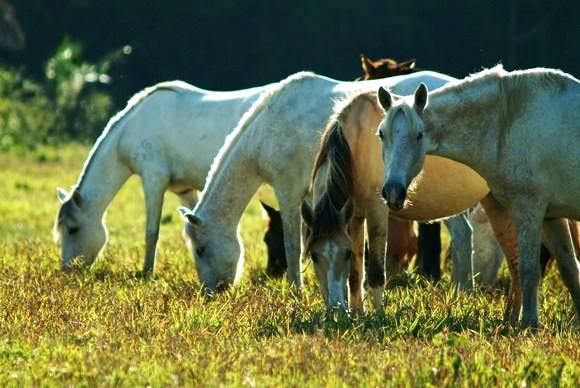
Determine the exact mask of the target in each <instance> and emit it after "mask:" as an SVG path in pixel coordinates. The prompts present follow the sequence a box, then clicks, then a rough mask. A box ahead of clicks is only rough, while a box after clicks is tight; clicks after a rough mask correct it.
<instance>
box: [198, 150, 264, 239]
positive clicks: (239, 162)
mask: <svg viewBox="0 0 580 388" xmlns="http://www.w3.org/2000/svg"><path fill="white" fill-rule="evenodd" d="M238 140H240V139H238ZM243 143H244V140H243V139H241V141H238V142H236V144H234V145H233V146H228V145H225V146H224V147H225V148H224V149H222V151H220V155H218V156H217V157H216V158H215V160H214V163H218V164H217V168H216V166H212V171H210V173H209V175H208V178H207V181H206V184H205V187H204V189H203V191H202V193H201V196H200V200H199V202H198V203H197V206H196V207H195V209H194V212H195V213H197V214H200V215H202V217H204V218H206V220H208V221H210V222H211V223H213V224H219V225H221V226H223V227H225V228H227V227H232V228H235V227H237V224H238V223H239V220H240V218H241V216H242V214H243V212H244V210H245V209H246V206H247V205H248V203H249V202H250V200H251V199H252V196H253V195H254V194H255V193H256V191H257V190H258V188H259V187H260V185H261V184H262V183H263V182H264V180H263V179H262V178H261V177H260V175H259V174H258V171H257V168H256V162H255V161H254V160H253V159H252V158H251V157H250V156H249V153H248V152H247V151H248V150H247V149H246V146H245V144H243ZM226 150H227V152H225V153H223V155H221V153H222V152H224V151H226ZM214 168H215V171H213V170H214Z"/></svg>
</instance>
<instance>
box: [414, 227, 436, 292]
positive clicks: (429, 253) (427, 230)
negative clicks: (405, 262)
mask: <svg viewBox="0 0 580 388" xmlns="http://www.w3.org/2000/svg"><path fill="white" fill-rule="evenodd" d="M417 262H418V263H419V272H420V273H421V274H422V275H423V276H425V277H427V278H428V279H430V280H434V281H436V282H437V281H439V279H441V224H440V223H439V222H434V223H432V224H428V223H425V222H420V223H419V236H418V239H417Z"/></svg>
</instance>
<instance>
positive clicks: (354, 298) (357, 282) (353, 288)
mask: <svg viewBox="0 0 580 388" xmlns="http://www.w3.org/2000/svg"><path fill="white" fill-rule="evenodd" d="M349 234H350V236H351V238H352V246H353V249H352V257H351V259H350V274H349V277H348V284H349V290H350V308H351V310H353V311H354V312H357V313H361V314H362V313H363V312H364V306H363V279H364V257H363V251H364V240H365V233H364V218H363V217H355V218H354V219H353V220H352V222H351V223H350V231H349Z"/></svg>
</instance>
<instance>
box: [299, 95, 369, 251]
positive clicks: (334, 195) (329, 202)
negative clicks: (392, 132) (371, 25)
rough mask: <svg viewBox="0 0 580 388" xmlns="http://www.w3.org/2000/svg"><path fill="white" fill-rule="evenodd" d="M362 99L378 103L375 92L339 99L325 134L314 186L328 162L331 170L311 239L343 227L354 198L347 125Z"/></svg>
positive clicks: (318, 203) (316, 208)
mask: <svg viewBox="0 0 580 388" xmlns="http://www.w3.org/2000/svg"><path fill="white" fill-rule="evenodd" d="M361 101H371V102H372V103H376V101H375V97H374V92H361V91H359V92H354V93H352V94H350V95H349V96H347V97H346V98H343V99H340V100H337V101H336V102H335V106H334V113H333V114H332V116H331V117H330V119H329V121H328V123H327V125H326V128H325V129H324V132H323V134H322V138H321V140H320V149H319V151H318V153H317V155H316V158H315V162H314V168H313V170H312V175H311V177H310V190H313V189H314V181H315V179H316V175H317V173H318V172H319V170H320V168H321V167H322V166H323V165H324V164H326V163H328V169H329V170H328V175H327V176H326V178H325V179H326V181H324V185H323V187H324V188H323V190H322V193H321V195H320V198H319V199H318V201H317V203H316V204H315V205H314V217H313V224H312V225H311V226H310V227H311V239H310V241H316V240H317V239H318V238H319V237H320V236H323V235H328V234H331V233H333V232H334V231H335V230H337V229H338V228H340V227H341V222H342V220H341V210H342V208H343V207H344V205H345V203H346V202H347V201H348V200H349V199H350V198H351V196H352V191H353V184H354V177H353V160H352V156H351V149H350V146H349V144H348V140H347V138H346V136H345V134H344V131H343V128H344V124H345V122H346V121H347V118H348V116H349V115H350V114H351V113H352V112H354V109H356V107H357V106H358V105H359V104H360V103H361Z"/></svg>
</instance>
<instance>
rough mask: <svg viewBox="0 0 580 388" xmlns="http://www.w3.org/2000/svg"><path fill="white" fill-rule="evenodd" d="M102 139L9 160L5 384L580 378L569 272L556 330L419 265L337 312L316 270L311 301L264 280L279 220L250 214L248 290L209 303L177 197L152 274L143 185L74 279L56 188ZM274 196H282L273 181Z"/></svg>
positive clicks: (3, 233) (3, 284)
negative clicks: (352, 310) (266, 235)
mask: <svg viewBox="0 0 580 388" xmlns="http://www.w3.org/2000/svg"><path fill="white" fill-rule="evenodd" d="M87 152H88V149H87V148H84V147H80V146H69V147H65V148H64V149H62V150H59V151H57V150H54V149H42V150H40V151H38V152H36V153H34V154H22V155H16V154H3V155H0V166H1V169H0V219H1V221H2V222H1V223H0V385H2V386H5V385H11V386H17V385H23V384H24V385H41V384H42V385H72V384H74V385H82V386H86V385H97V384H98V385H122V386H133V385H152V386H159V385H201V386H217V385H227V386H230V385H233V386H279V385H290V386H303V385H305V386H321V385H323V386H359V385H362V386H378V385H381V386H382V385H392V386H429V385H437V386H439V385H446V386H489V385H493V386H496V385H502V386H504V385H507V386H518V387H520V386H545V385H549V386H558V385H561V386H576V385H577V384H578V382H579V381H580V365H579V364H580V361H579V360H580V346H579V343H580V335H579V334H578V331H577V329H575V328H574V325H573V318H574V315H573V309H572V307H571V302H570V296H569V294H568V292H567V291H566V290H565V289H564V287H563V286H562V283H561V281H560V279H559V277H558V275H557V273H555V271H552V272H551V274H550V275H549V276H548V277H547V279H546V280H545V281H544V283H543V285H542V292H541V293H542V295H543V298H542V305H541V306H542V312H541V318H542V322H543V324H544V328H543V329H541V330H539V331H536V332H530V331H525V332H521V331H519V330H518V329H514V328H511V327H509V326H506V325H503V324H502V322H501V316H502V308H503V303H504V296H503V295H504V292H505V287H506V284H507V280H506V279H505V276H506V275H505V271H504V278H503V279H502V282H501V284H500V288H499V289H498V290H494V291H481V290H479V291H476V292H474V293H471V294H455V293H454V292H453V291H452V290H451V289H450V285H449V281H448V277H445V278H444V280H443V281H442V282H440V284H438V285H435V286H433V285H430V284H427V283H425V282H423V281H422V280H420V279H419V278H418V277H417V276H416V275H414V274H407V275H405V277H404V279H403V281H402V284H403V285H402V286H399V287H396V288H392V289H389V290H388V291H387V294H386V296H387V298H386V299H387V300H386V302H385V306H384V307H385V309H384V315H383V316H380V317H376V316H374V314H371V312H372V308H371V307H370V303H369V301H367V305H366V306H367V310H368V312H369V313H368V314H367V315H365V316H360V317H353V318H346V317H334V318H328V317H326V315H325V314H324V311H323V304H322V300H321V297H320V295H319V293H318V292H317V290H316V282H315V281H314V277H313V274H312V268H310V267H308V268H307V271H306V272H307V273H306V288H305V290H304V291H303V292H302V293H300V294H297V293H295V292H293V291H292V289H291V288H290V287H289V286H288V285H287V283H286V282H285V281H283V280H272V279H268V278H267V277H266V276H265V275H264V269H265V264H266V259H265V248H264V245H263V243H262V232H263V228H264V221H263V220H262V218H261V213H260V209H259V207H258V205H257V202H256V201H253V202H252V204H251V205H250V207H249V208H248V210H247V212H246V214H245V216H244V218H243V238H244V241H245V243H246V247H247V249H246V253H247V256H248V257H247V265H246V269H245V273H244V278H243V281H242V283H241V286H240V287H239V288H237V289H235V290H231V291H229V292H227V293H224V294H221V295H218V296H217V297H214V298H213V299H211V300H209V299H207V298H205V297H204V296H203V294H202V293H201V292H200V289H199V285H198V282H197V277H196V274H195V269H194V266H193V263H192V260H191V256H190V254H189V253H188V252H187V251H186V248H185V245H184V243H183V240H182V237H181V227H182V224H181V220H180V219H179V217H178V215H177V213H176V211H175V208H176V207H177V205H178V204H177V200H176V198H175V197H174V196H172V195H167V197H166V204H165V209H164V213H163V215H164V224H163V226H162V234H161V239H160V244H159V255H158V266H157V275H156V276H155V277H154V278H153V279H150V280H144V279H142V278H140V277H139V276H138V271H139V269H140V268H141V266H142V257H143V254H144V244H143V240H144V233H143V228H144V212H143V209H144V205H143V200H142V198H143V195H142V193H141V188H140V185H139V181H138V179H133V180H131V181H130V182H129V183H128V184H127V185H126V187H125V188H124V189H123V190H122V192H121V193H120V195H119V196H118V197H117V198H116V200H115V201H114V202H113V204H112V206H111V208H110V210H109V212H108V217H107V224H108V226H109V231H110V241H109V245H108V246H107V248H106V250H105V252H104V254H103V255H102V257H101V258H100V260H99V261H98V262H97V264H96V265H95V266H94V267H93V268H92V269H91V270H90V271H89V272H87V273H86V274H83V275H78V276H72V275H65V274H62V273H60V271H59V264H58V247H57V246H56V245H55V244H54V243H53V241H52V236H51V226H52V222H53V219H54V216H55V214H56V210H57V207H58V202H57V200H56V193H55V187H56V186H57V185H61V186H63V187H66V188H68V187H70V185H72V184H73V183H74V182H75V180H76V178H77V175H78V173H79V171H80V168H81V166H82V162H83V160H84V158H85V156H86V154H87ZM260 195H262V196H265V197H271V195H272V194H271V192H270V191H267V190H262V191H261V193H260Z"/></svg>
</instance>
